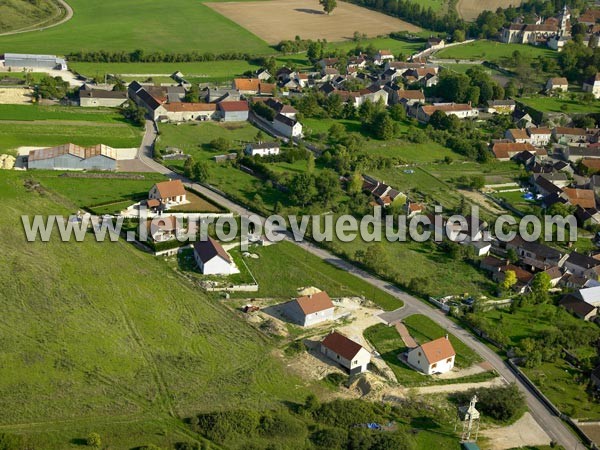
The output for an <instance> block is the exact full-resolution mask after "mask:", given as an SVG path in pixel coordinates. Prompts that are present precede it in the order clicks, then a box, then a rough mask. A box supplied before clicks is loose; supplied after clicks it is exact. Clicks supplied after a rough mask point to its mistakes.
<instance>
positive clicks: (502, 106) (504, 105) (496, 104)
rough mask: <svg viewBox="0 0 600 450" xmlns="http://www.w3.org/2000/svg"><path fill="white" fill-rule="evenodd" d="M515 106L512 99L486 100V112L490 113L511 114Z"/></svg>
mask: <svg viewBox="0 0 600 450" xmlns="http://www.w3.org/2000/svg"><path fill="white" fill-rule="evenodd" d="M516 106H517V103H516V102H515V101H514V100H488V108H487V112H488V113H490V114H511V113H512V112H513V111H514V110H515V108H516Z"/></svg>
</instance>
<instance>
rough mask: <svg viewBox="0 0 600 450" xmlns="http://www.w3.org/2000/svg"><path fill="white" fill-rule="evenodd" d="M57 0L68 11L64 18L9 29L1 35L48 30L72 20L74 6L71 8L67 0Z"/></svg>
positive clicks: (0, 34)
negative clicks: (17, 28) (41, 24)
mask: <svg viewBox="0 0 600 450" xmlns="http://www.w3.org/2000/svg"><path fill="white" fill-rule="evenodd" d="M57 1H58V3H60V4H61V6H62V7H63V8H65V11H66V12H67V14H66V15H65V17H63V18H62V19H60V20H59V21H58V22H54V23H52V24H50V25H46V26H41V27H36V26H35V25H32V26H31V27H27V28H26V29H20V30H13V31H7V32H6V33H0V36H10V35H11V34H21V33H29V32H30V31H42V30H47V29H48V28H53V27H56V26H58V25H62V24H63V23H65V22H67V21H69V20H71V18H72V17H73V8H71V6H70V5H69V4H68V3H67V2H65V1H64V0H57ZM41 23H44V22H41ZM32 27H33V28H32Z"/></svg>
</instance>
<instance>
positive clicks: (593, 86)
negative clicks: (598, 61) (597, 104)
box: [583, 72, 600, 98]
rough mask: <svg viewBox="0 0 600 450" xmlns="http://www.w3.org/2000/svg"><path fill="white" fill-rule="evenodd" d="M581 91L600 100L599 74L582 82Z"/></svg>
mask: <svg viewBox="0 0 600 450" xmlns="http://www.w3.org/2000/svg"><path fill="white" fill-rule="evenodd" d="M583 91H584V92H591V93H592V94H593V95H594V97H595V98H600V72H598V73H597V74H596V75H594V76H593V77H590V78H588V79H587V80H585V81H584V82H583Z"/></svg>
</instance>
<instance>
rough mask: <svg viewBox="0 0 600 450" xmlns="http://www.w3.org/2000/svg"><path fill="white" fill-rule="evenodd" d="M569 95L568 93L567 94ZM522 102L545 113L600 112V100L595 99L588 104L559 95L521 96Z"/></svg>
mask: <svg viewBox="0 0 600 450" xmlns="http://www.w3.org/2000/svg"><path fill="white" fill-rule="evenodd" d="M566 96H567V97H568V94H566ZM519 101H520V102H522V103H524V104H525V105H527V106H530V107H532V108H534V109H537V110H538V111H540V112H543V113H548V112H550V113H553V112H555V113H567V114H593V113H598V112H600V101H598V100H594V101H593V102H592V103H590V104H589V105H586V104H585V103H583V102H582V101H581V100H579V99H576V100H571V99H569V98H564V96H563V98H559V97H530V98H520V99H519Z"/></svg>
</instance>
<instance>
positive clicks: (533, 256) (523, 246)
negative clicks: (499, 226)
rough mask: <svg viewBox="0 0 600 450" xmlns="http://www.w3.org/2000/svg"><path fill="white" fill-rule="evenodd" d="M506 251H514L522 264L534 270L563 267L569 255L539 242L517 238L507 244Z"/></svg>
mask: <svg viewBox="0 0 600 450" xmlns="http://www.w3.org/2000/svg"><path fill="white" fill-rule="evenodd" d="M506 249H507V250H509V249H513V250H515V252H516V253H517V256H519V259H520V261H521V263H522V264H524V265H526V266H530V267H531V268H532V270H533V269H538V270H546V269H549V268H551V267H561V266H562V265H563V264H564V262H565V261H566V259H567V258H568V256H569V255H568V253H565V252H561V251H559V250H556V249H555V248H553V247H550V246H548V245H545V244H541V243H539V242H528V241H526V240H524V239H523V238H521V237H520V236H516V237H515V238H514V239H513V240H512V241H510V242H507V243H506Z"/></svg>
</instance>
